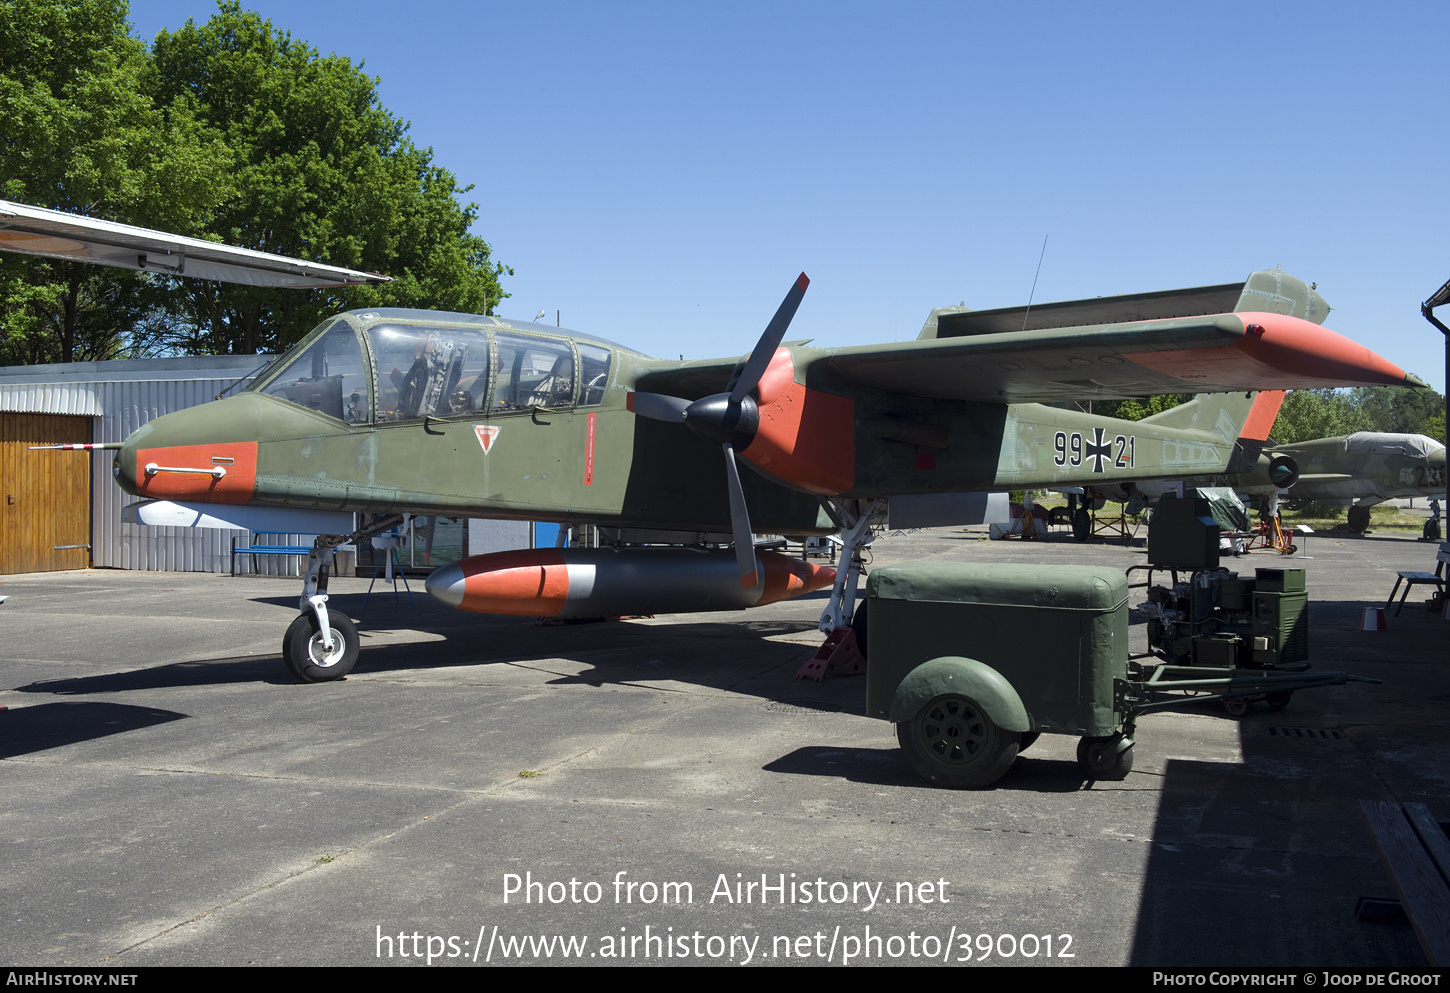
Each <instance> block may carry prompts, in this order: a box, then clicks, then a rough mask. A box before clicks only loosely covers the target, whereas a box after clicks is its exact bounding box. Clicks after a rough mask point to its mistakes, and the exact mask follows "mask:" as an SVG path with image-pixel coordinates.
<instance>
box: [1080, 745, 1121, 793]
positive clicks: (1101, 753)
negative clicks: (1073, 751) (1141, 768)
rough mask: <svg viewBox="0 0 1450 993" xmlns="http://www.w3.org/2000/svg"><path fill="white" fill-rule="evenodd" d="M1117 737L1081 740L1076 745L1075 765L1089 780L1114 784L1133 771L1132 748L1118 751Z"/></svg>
mask: <svg viewBox="0 0 1450 993" xmlns="http://www.w3.org/2000/svg"><path fill="white" fill-rule="evenodd" d="M1120 740H1121V739H1120V738H1118V737H1117V736H1114V737H1111V738H1083V739H1082V740H1081V741H1079V742H1078V743H1077V764H1078V765H1079V766H1080V767H1081V768H1082V771H1083V774H1084V775H1086V776H1087V777H1088V778H1089V779H1102V780H1105V781H1111V782H1116V781H1118V780H1120V779H1127V778H1128V773H1130V772H1132V771H1133V746H1132V745H1129V746H1128V747H1127V748H1125V749H1123V750H1122V751H1121V752H1120V751H1118V742H1119V741H1120Z"/></svg>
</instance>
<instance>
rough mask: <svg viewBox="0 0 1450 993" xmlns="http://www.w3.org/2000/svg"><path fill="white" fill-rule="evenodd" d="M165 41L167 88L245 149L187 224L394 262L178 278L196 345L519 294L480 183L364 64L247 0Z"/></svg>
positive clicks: (235, 346)
mask: <svg viewBox="0 0 1450 993" xmlns="http://www.w3.org/2000/svg"><path fill="white" fill-rule="evenodd" d="M152 54H153V58H154V62H155V72H156V90H155V96H156V99H157V100H158V102H159V103H160V104H162V105H166V106H185V107H186V108H187V111H188V113H190V114H192V115H193V116H194V117H195V118H196V119H197V120H199V121H201V122H204V123H205V124H207V125H208V126H210V127H211V128H214V129H215V130H216V131H217V132H218V133H219V134H221V135H222V136H223V138H224V140H225V142H226V144H227V147H228V148H229V149H230V150H231V153H232V155H233V156H234V158H235V163H236V168H235V171H234V173H233V175H232V185H233V194H232V196H230V197H229V198H228V199H227V201H226V202H225V203H224V204H222V205H221V206H220V207H219V209H218V210H217V211H216V214H215V217H214V218H213V219H212V220H210V222H209V223H207V224H206V225H205V226H204V227H203V228H200V229H198V230H193V231H191V232H187V233H192V234H196V235H202V236H207V237H215V238H218V239H219V240H221V241H224V242H226V243H228V244H233V245H240V246H242V247H245V248H254V249H257V250H260V251H266V252H275V253H278V254H282V255H290V256H296V257H299V258H304V259H311V260H315V261H320V262H327V263H331V264H333V265H342V266H348V267H350V268H356V269H362V270H366V271H371V272H381V273H385V274H387V275H390V276H392V277H394V282H392V283H388V284H385V285H383V286H380V287H350V288H345V289H340V290H311V291H302V292H299V291H297V290H278V289H267V288H260V287H246V286H237V285H233V284H225V283H212V282H190V283H186V284H178V285H177V286H176V288H175V290H174V291H173V292H174V297H173V305H174V306H175V308H176V312H177V313H178V314H179V315H180V317H181V319H182V322H183V324H185V325H186V333H185V334H184V335H183V340H182V342H181V344H182V346H183V347H185V348H186V349H187V350H192V351H209V352H242V353H251V352H257V351H266V350H278V349H281V348H285V347H287V346H288V345H290V344H291V343H293V342H295V341H296V340H297V339H298V338H299V337H301V336H302V335H303V334H305V333H306V332H307V331H308V330H309V329H311V328H312V327H313V326H314V325H315V324H317V323H318V322H319V321H320V320H322V319H323V318H324V317H325V316H327V315H328V314H330V313H333V312H335V311H337V310H342V309H347V308H351V307H372V306H415V307H430V308H435V309H441V310H457V311H463V312H466V313H488V312H489V311H490V310H491V309H492V308H493V306H494V305H495V304H496V303H497V302H498V301H499V300H500V299H501V298H503V297H504V296H506V295H507V294H504V293H503V292H502V290H501V288H500V286H499V277H500V276H501V275H503V274H505V273H511V272H512V270H510V269H508V268H507V267H506V266H503V265H500V264H498V263H496V262H494V261H493V259H492V251H491V249H490V247H489V245H488V244H487V242H485V241H484V240H483V239H482V238H479V237H477V236H476V235H473V234H470V233H469V228H470V227H471V226H472V224H473V222H474V221H475V220H476V219H477V216H478V206H477V204H472V203H470V204H468V205H467V206H463V205H461V204H460V203H459V201H458V196H459V195H461V194H465V193H467V192H468V191H469V190H470V189H472V187H460V186H459V185H458V181H457V179H456V178H455V177H454V176H453V174H452V173H450V172H449V171H448V170H446V169H443V168H441V167H440V166H437V165H435V164H434V163H433V162H432V150H431V149H420V148H418V147H417V146H415V145H414V144H413V143H412V142H411V141H410V140H409V139H408V136H407V129H408V125H407V124H406V123H405V122H403V121H400V120H399V119H398V118H396V117H394V116H393V115H392V114H391V113H389V112H388V111H387V110H386V109H385V108H384V107H383V106H382V105H381V104H380V103H379V100H378V94H377V82H378V81H377V80H376V79H374V78H372V77H369V76H367V75H366V74H364V73H363V72H362V68H361V66H355V65H353V63H352V62H351V61H350V60H349V59H347V58H344V57H342V56H338V55H331V56H327V57H322V56H320V55H319V54H318V52H317V50H316V49H314V48H312V47H311V46H309V45H307V44H305V43H303V42H300V41H297V40H295V39H293V38H292V37H291V35H290V34H288V33H287V32H285V31H278V30H276V29H274V28H273V27H272V24H271V22H270V21H266V20H263V19H262V18H260V17H259V16H258V15H256V14H254V13H251V12H247V11H243V10H242V9H241V7H240V5H239V4H238V3H236V2H234V0H228V2H223V3H221V4H220V5H219V10H218V12H217V14H216V15H215V16H214V17H212V18H211V20H209V21H208V22H207V23H206V24H203V25H197V24H196V23H195V22H193V21H188V22H187V23H186V25H185V26H184V27H182V28H180V29H178V30H176V31H171V32H168V31H163V32H161V33H160V34H159V35H158V36H157V37H156V41H155V44H154V46H153V48H152Z"/></svg>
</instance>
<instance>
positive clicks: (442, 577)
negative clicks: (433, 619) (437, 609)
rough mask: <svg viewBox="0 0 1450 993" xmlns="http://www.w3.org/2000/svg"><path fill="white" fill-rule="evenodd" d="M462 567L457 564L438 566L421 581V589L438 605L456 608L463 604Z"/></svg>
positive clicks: (463, 577)
mask: <svg viewBox="0 0 1450 993" xmlns="http://www.w3.org/2000/svg"><path fill="white" fill-rule="evenodd" d="M465 579H466V577H465V576H464V575H463V566H461V565H459V564H458V563H457V562H453V563H451V564H449V565H445V566H439V567H438V568H437V569H434V570H433V571H432V572H431V573H429V574H428V578H427V579H425V580H423V588H424V589H426V590H427V591H428V595H429V596H431V597H432V598H433V599H435V600H437V601H438V602H440V603H446V604H448V606H450V607H457V606H458V605H459V604H461V603H463V592H464V582H465Z"/></svg>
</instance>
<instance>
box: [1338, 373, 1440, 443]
mask: <svg viewBox="0 0 1450 993" xmlns="http://www.w3.org/2000/svg"><path fill="white" fill-rule="evenodd" d="M1349 396H1350V403H1352V404H1353V405H1354V406H1355V407H1356V408H1357V409H1359V410H1360V411H1362V412H1363V413H1364V415H1365V417H1366V418H1368V420H1369V424H1370V427H1369V430H1371V431H1389V432H1393V433H1395V434H1429V433H1430V431H1429V430H1428V429H1429V428H1430V427H1431V422H1432V421H1434V420H1435V419H1436V418H1437V417H1438V418H1439V419H1440V420H1442V421H1443V420H1444V418H1445V398H1444V397H1443V396H1441V395H1440V394H1439V393H1436V392H1435V391H1434V390H1426V389H1418V390H1417V389H1411V388H1410V387H1408V386H1360V387H1357V388H1355V389H1353V390H1350V393H1349ZM1441 430H1442V431H1443V430H1444V429H1443V427H1442V428H1441ZM1442 440H1443V439H1442Z"/></svg>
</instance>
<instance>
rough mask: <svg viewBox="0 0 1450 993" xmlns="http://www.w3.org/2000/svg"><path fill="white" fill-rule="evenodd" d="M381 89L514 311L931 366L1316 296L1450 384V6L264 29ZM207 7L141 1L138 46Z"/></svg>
mask: <svg viewBox="0 0 1450 993" xmlns="http://www.w3.org/2000/svg"><path fill="white" fill-rule="evenodd" d="M244 6H249V7H250V8H251V9H253V10H256V11H258V12H259V13H261V14H262V15H263V16H264V17H267V18H269V19H270V20H271V21H272V22H273V24H274V25H275V26H276V27H278V28H281V29H285V30H287V31H290V32H291V33H292V35H293V36H294V37H295V38H298V39H301V40H305V41H307V42H308V43H310V44H311V45H313V46H315V47H316V48H318V49H320V50H321V51H322V52H323V53H324V54H326V53H331V52H336V53H337V54H339V55H346V56H348V57H349V58H351V59H353V60H354V61H355V62H356V61H361V62H363V63H364V64H365V68H366V70H367V72H368V73H369V74H371V75H374V76H377V77H380V79H381V87H380V92H381V96H382V101H383V103H384V105H385V106H387V107H388V108H389V109H390V110H391V111H392V112H393V113H394V114H396V115H398V116H399V117H401V118H403V119H405V120H408V121H411V122H412V136H413V139H414V141H415V142H416V143H417V144H419V145H422V146H428V147H431V148H432V149H433V152H434V158H435V161H436V162H437V163H438V164H440V165H442V166H444V167H446V168H448V169H450V170H452V171H453V172H454V173H456V174H457V175H458V177H459V179H460V181H461V182H462V183H464V184H469V183H471V184H473V185H474V187H475V189H474V191H473V193H472V194H471V196H472V198H473V199H475V200H477V201H478V203H479V204H480V208H481V209H480V216H479V222H478V225H477V227H476V232H477V233H478V234H480V235H482V236H483V237H484V238H486V239H487V240H488V241H489V242H490V244H492V246H493V248H494V253H495V257H496V258H497V259H498V260H499V261H502V262H504V263H506V264H508V265H510V266H513V267H514V269H515V273H516V274H515V275H514V276H512V277H507V278H506V279H505V282H504V288H505V290H506V291H507V292H509V293H511V294H512V298H511V299H509V300H506V301H504V304H503V306H502V307H501V308H500V312H501V313H502V314H505V315H508V316H514V317H521V318H525V319H527V318H532V317H533V316H534V314H536V313H537V312H538V311H540V310H545V311H547V312H548V320H549V321H550V323H552V322H553V319H554V313H555V311H556V310H559V311H562V314H563V322H564V325H565V326H566V327H573V328H576V329H580V330H587V331H590V332H593V333H596V334H601V335H604V336H605V337H608V338H612V339H615V340H617V341H622V342H625V343H627V344H631V345H633V346H634V347H637V348H640V349H641V350H643V351H646V352H649V353H651V354H654V355H661V356H666V355H678V354H684V355H685V356H686V357H689V358H703V357H707V356H718V355H729V354H736V353H742V352H745V351H747V350H748V349H749V348H750V346H751V345H752V344H753V343H754V340H755V338H756V337H757V336H758V335H759V333H760V331H761V330H762V329H763V327H764V325H765V323H766V321H767V320H768V319H769V318H770V315H771V314H772V313H774V310H775V307H776V306H777V305H778V304H779V302H780V299H781V297H783V296H784V294H785V291H786V290H787V288H788V287H789V286H790V283H791V281H792V280H793V279H794V278H795V275H796V273H798V272H800V271H801V270H805V271H806V272H807V273H808V274H809V275H810V277H811V280H812V282H811V289H810V292H809V293H808V294H807V295H806V299H805V302H804V304H803V305H802V307H801V309H800V312H799V314H798V315H797V317H796V320H795V323H794V325H793V326H792V330H791V334H790V337H792V338H807V337H810V338H815V339H816V340H817V342H818V343H820V344H823V345H835V344H856V343H865V342H872V341H890V340H894V339H906V338H911V337H915V336H916V334H917V332H918V330H919V329H920V326H921V322H922V321H923V319H924V318H925V317H926V315H927V312H928V311H929V310H930V309H931V308H932V307H935V306H941V305H943V304H948V303H958V302H962V301H965V302H966V304H967V305H968V306H971V307H977V308H985V307H999V306H1010V305H1014V304H1022V303H1025V302H1026V300H1027V297H1028V293H1029V291H1030V290H1031V288H1032V281H1033V272H1034V270H1035V269H1036V267H1037V261H1038V253H1039V252H1040V251H1041V248H1042V242H1043V238H1044V236H1047V238H1048V242H1047V253H1046V258H1045V260H1044V261H1043V264H1042V273H1041V278H1040V280H1039V281H1038V284H1037V291H1036V296H1035V299H1036V300H1037V301H1039V302H1045V301H1051V300H1062V299H1071V298H1074V297H1081V296H1096V295H1101V294H1110V293H1119V292H1123V293H1127V292H1136V291H1143V290H1158V289H1168V288H1172V287H1179V286H1194V285H1201V284H1207V283H1217V282H1228V281H1231V280H1235V279H1242V278H1243V277H1244V276H1245V275H1247V274H1248V273H1249V272H1250V271H1251V270H1253V269H1260V268H1272V267H1273V266H1275V265H1279V266H1282V267H1283V268H1284V269H1285V270H1286V271H1288V272H1291V273H1293V274H1295V275H1298V276H1300V277H1302V278H1304V279H1306V280H1310V281H1317V282H1318V283H1319V289H1320V292H1321V293H1322V294H1323V295H1324V297H1325V299H1327V300H1328V301H1329V303H1330V304H1331V305H1332V306H1333V307H1334V311H1333V313H1331V315H1330V318H1329V321H1328V325H1329V326H1330V327H1332V328H1334V329H1335V330H1337V331H1340V332H1341V333H1344V334H1347V335H1349V336H1350V337H1352V338H1355V339H1357V340H1358V341H1360V342H1362V343H1364V344H1366V345H1368V346H1370V347H1371V348H1373V349H1374V350H1376V351H1378V352H1380V353H1381V354H1383V355H1385V356H1386V357H1388V358H1390V359H1392V360H1394V361H1395V362H1397V363H1399V364H1400V365H1402V366H1404V367H1405V368H1406V369H1408V370H1410V371H1413V372H1416V373H1418V374H1420V375H1421V376H1423V377H1424V378H1426V379H1427V380H1429V381H1431V382H1432V383H1433V384H1434V385H1435V386H1436V388H1437V389H1439V390H1441V391H1443V390H1444V389H1445V372H1444V369H1445V363H1444V338H1443V336H1441V335H1440V334H1439V333H1438V332H1437V331H1435V330H1434V329H1433V328H1431V327H1430V325H1429V324H1427V323H1426V322H1425V321H1424V319H1423V318H1421V316H1420V313H1419V304H1420V301H1422V300H1424V299H1425V298H1426V297H1428V296H1429V295H1430V294H1431V293H1432V292H1433V291H1434V290H1435V289H1437V288H1438V287H1439V286H1440V284H1441V283H1443V282H1445V280H1446V279H1450V249H1447V246H1446V245H1445V244H1444V240H1443V238H1442V237H1441V235H1440V232H1441V231H1442V230H1443V228H1444V221H1443V211H1444V208H1445V202H1446V193H1445V191H1446V184H1445V176H1446V169H1445V166H1446V163H1447V161H1450V159H1447V153H1450V148H1447V139H1446V137H1445V132H1446V129H1445V127H1444V122H1445V121H1446V119H1447V114H1446V103H1447V85H1446V83H1447V69H1446V59H1445V56H1444V39H1445V38H1446V37H1447V35H1450V6H1446V5H1443V4H1433V3H1410V4H1385V5H1379V6H1373V7H1369V6H1364V5H1354V4H1331V3H1303V4H1293V3H1273V4H1265V3H1253V4H1231V3H1216V4H1194V5H1185V4H1162V3H1143V4H1131V3H1115V4H1081V3H1023V4H1012V5H1008V4H987V3H965V2H959V3H946V4H934V3H916V4H911V3H893V4H885V3H881V4H864V3H846V2H838V3H819V4H817V3H779V2H777V3H737V2H732V3H728V4H725V3H718V4H709V3H694V2H690V3H680V2H675V3H628V2H610V3H605V2H595V3H546V2H536V0H527V2H522V3H520V2H514V3H509V4H495V3H485V2H454V3H450V2H441V0H430V2H428V3H420V4H414V5H400V4H398V3H396V2H390V3H382V2H375V0H346V2H333V0H309V2H307V3H304V4H295V3H283V2H280V0H257V2H254V3H251V4H244ZM215 9H216V7H215V3H214V2H210V0H137V2H135V3H134V4H133V7H132V19H133V23H134V24H135V27H136V32H137V34H138V35H140V36H141V37H142V38H144V39H147V40H150V39H151V38H153V37H154V36H155V35H156V33H157V32H158V31H159V30H161V29H163V28H174V27H178V26H180V25H181V24H183V23H185V21H186V20H187V18H189V17H190V18H195V19H197V20H198V21H204V20H206V19H207V18H209V17H210V16H211V15H212V13H213V12H214V11H215Z"/></svg>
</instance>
